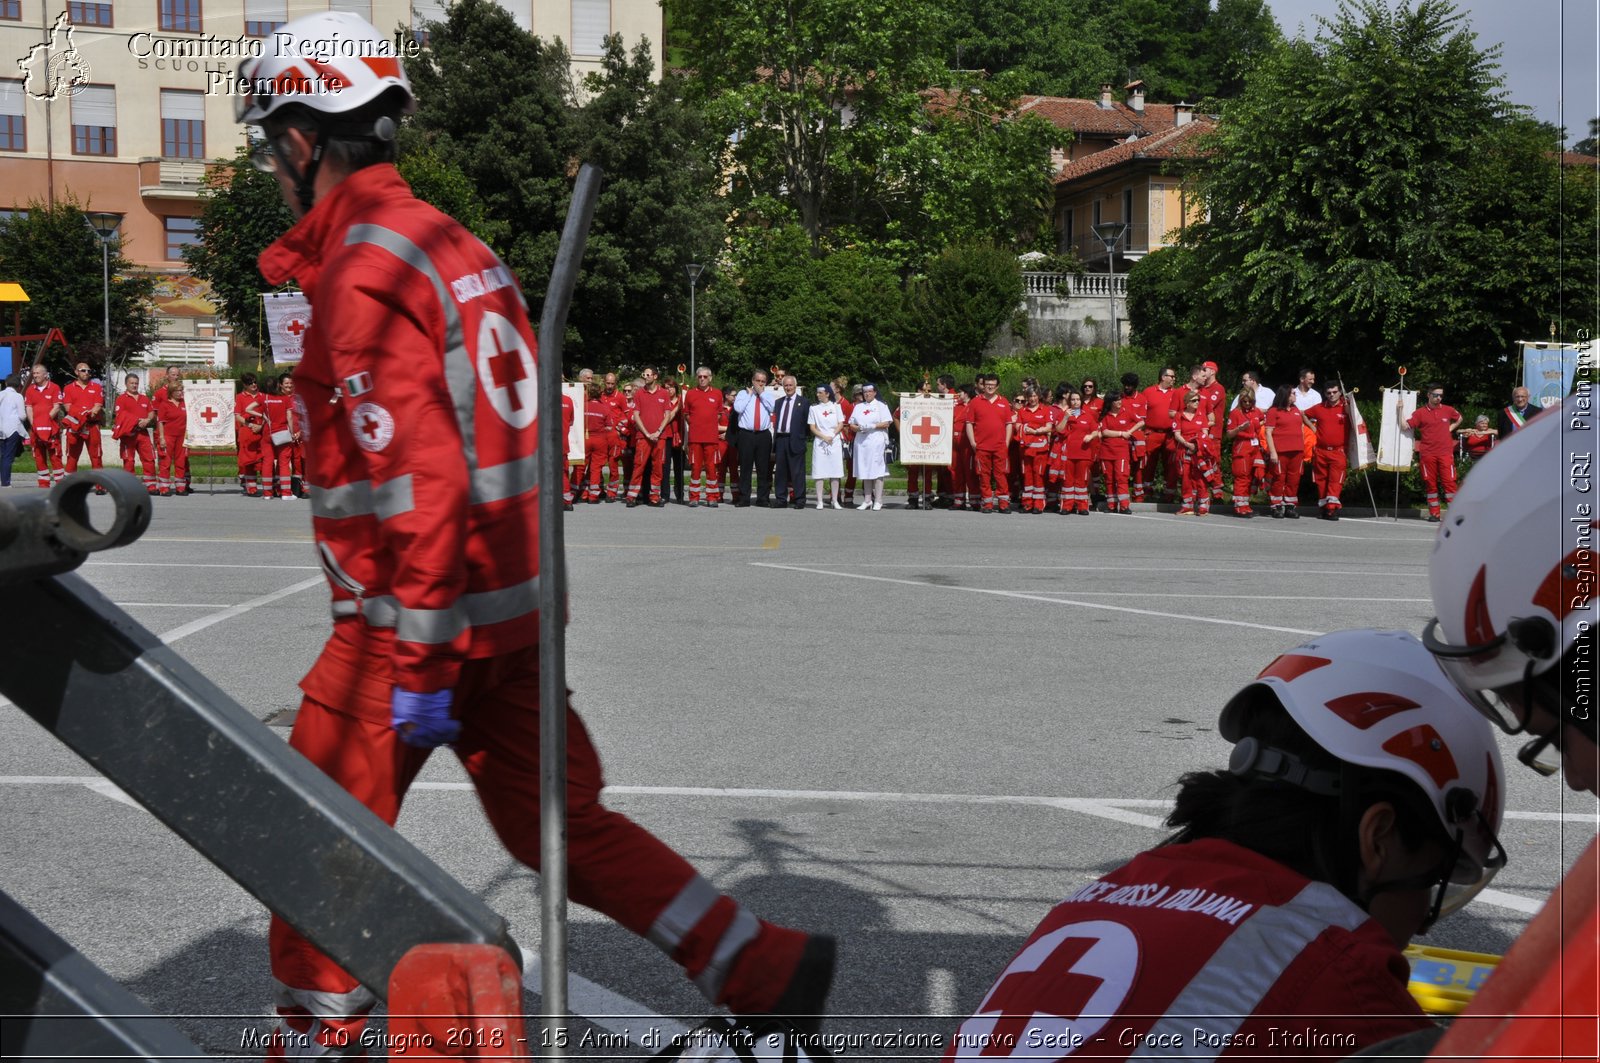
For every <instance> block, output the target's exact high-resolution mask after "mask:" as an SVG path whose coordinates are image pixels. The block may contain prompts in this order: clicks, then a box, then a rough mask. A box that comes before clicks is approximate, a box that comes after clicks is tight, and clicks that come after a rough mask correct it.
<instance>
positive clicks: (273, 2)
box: [244, 0, 289, 37]
mask: <svg viewBox="0 0 1600 1063" xmlns="http://www.w3.org/2000/svg"><path fill="white" fill-rule="evenodd" d="M287 21H289V16H288V15H286V14H284V0H244V32H245V35H246V36H249V37H270V36H271V35H272V34H274V33H276V32H278V30H279V29H280V28H281V27H282V26H283V24H284V23H285V22H287Z"/></svg>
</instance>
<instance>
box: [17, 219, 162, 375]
mask: <svg viewBox="0 0 1600 1063" xmlns="http://www.w3.org/2000/svg"><path fill="white" fill-rule="evenodd" d="M110 253H111V260H110V268H111V286H110V300H109V305H110V314H111V345H110V347H109V348H107V346H106V344H105V339H104V325H105V308H106V306H107V299H106V290H105V284H104V266H105V261H104V251H103V250H102V247H101V244H100V237H99V236H98V235H97V234H96V233H95V232H94V230H93V229H92V228H90V226H89V221H88V218H87V217H86V216H85V215H84V212H83V209H82V207H80V206H79V205H78V203H77V202H76V201H73V200H67V201H65V202H58V203H57V204H56V205H55V206H53V207H52V206H46V205H45V204H43V203H40V202H32V203H29V204H28V205H27V208H26V210H25V211H24V212H18V213H16V214H13V215H12V216H11V217H9V218H6V219H4V220H0V279H4V280H7V281H13V282H16V283H18V284H21V285H22V288H23V291H25V292H27V293H28V299H29V301H28V302H26V303H22V304H20V305H19V304H11V305H9V306H7V307H5V311H6V313H5V321H4V323H3V325H0V328H3V329H4V331H5V332H7V333H9V332H10V331H11V324H12V319H11V313H10V311H11V310H12V309H14V308H15V309H20V310H21V317H20V319H19V320H20V324H21V327H22V332H23V334H24V335H27V334H31V333H41V332H46V331H48V330H49V329H52V328H58V329H60V330H61V331H62V333H63V334H64V335H65V336H66V338H67V342H68V343H70V344H72V346H73V349H74V353H75V354H76V355H77V357H79V358H87V359H89V360H90V361H91V362H93V363H95V364H96V365H99V366H106V365H118V364H121V363H124V362H126V361H128V360H129V359H131V358H132V357H133V356H134V355H136V354H138V353H139V352H141V351H143V350H144V349H145V348H146V347H148V346H150V344H151V343H153V342H154V341H155V315H154V311H153V309H152V307H151V305H150V302H149V300H150V295H151V292H152V290H153V289H154V287H155V283H154V281H153V280H152V279H151V277H150V276H149V275H148V274H146V273H143V272H140V271H138V269H137V267H136V266H135V265H134V264H133V263H132V262H131V261H129V260H128V259H127V258H126V257H125V256H124V255H123V254H122V241H121V240H120V239H118V240H115V241H113V243H112V245H111V252H110ZM44 353H45V364H46V365H47V366H49V367H50V369H51V370H52V372H61V371H63V370H66V369H70V368H71V367H70V366H68V365H67V364H66V362H67V353H66V351H64V350H62V349H61V348H60V347H55V346H52V347H51V348H50V349H49V350H48V351H46V352H44Z"/></svg>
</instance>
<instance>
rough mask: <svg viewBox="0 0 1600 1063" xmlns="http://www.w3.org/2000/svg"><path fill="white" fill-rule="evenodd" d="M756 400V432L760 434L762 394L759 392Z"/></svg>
mask: <svg viewBox="0 0 1600 1063" xmlns="http://www.w3.org/2000/svg"><path fill="white" fill-rule="evenodd" d="M755 400H756V407H755V419H756V422H755V423H756V431H757V432H759V431H761V393H760V392H759V391H758V392H756V394H755Z"/></svg>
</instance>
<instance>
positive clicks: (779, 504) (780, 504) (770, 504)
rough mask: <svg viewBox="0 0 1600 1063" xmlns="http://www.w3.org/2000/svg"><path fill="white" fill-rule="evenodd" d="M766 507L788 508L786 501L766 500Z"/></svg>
mask: <svg viewBox="0 0 1600 1063" xmlns="http://www.w3.org/2000/svg"><path fill="white" fill-rule="evenodd" d="M767 508H768V509H788V508H789V503H787V502H768V503H767Z"/></svg>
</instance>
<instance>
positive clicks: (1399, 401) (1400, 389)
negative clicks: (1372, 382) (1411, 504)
mask: <svg viewBox="0 0 1600 1063" xmlns="http://www.w3.org/2000/svg"><path fill="white" fill-rule="evenodd" d="M1405 392H1406V367H1405V366H1401V367H1400V383H1399V385H1398V386H1397V387H1396V389H1395V403H1396V406H1395V411H1394V453H1395V457H1396V458H1398V457H1399V456H1400V415H1401V414H1402V413H1404V412H1405V406H1406V395H1405ZM1408 464H1409V463H1408ZM1392 519H1394V520H1396V521H1398V520H1399V519H1400V463H1399V462H1398V461H1396V462H1395V466H1394V516H1393V518H1392Z"/></svg>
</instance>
